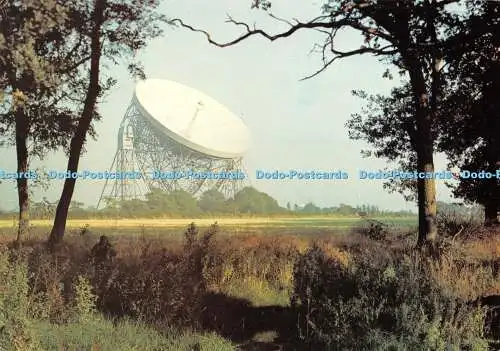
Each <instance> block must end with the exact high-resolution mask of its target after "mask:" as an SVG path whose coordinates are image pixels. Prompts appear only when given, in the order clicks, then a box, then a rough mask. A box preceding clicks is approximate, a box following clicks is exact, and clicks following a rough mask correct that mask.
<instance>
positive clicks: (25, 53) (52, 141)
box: [0, 1, 75, 244]
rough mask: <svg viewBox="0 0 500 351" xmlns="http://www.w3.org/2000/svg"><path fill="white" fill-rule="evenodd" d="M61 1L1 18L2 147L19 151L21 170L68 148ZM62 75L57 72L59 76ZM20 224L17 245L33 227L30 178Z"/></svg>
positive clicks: (26, 5) (10, 6)
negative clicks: (50, 151)
mask: <svg viewBox="0 0 500 351" xmlns="http://www.w3.org/2000/svg"><path fill="white" fill-rule="evenodd" d="M66 10H67V9H66V7H64V6H63V5H62V4H61V3H60V2H57V1H43V2H40V1H12V2H5V3H4V4H3V7H2V16H0V28H1V29H0V92H1V93H2V95H3V97H4V101H3V102H4V103H3V104H2V105H1V107H0V116H1V119H0V131H1V132H2V133H1V134H2V138H3V140H2V142H3V143H4V144H14V145H15V148H16V158H17V172H18V173H19V174H24V175H26V173H27V172H28V167H29V156H38V157H41V156H43V154H44V153H45V152H46V150H47V149H55V148H57V147H58V146H61V145H64V141H65V140H67V138H66V137H67V134H68V133H69V129H70V126H71V118H70V116H68V109H67V108H64V107H62V106H61V105H59V104H58V101H59V100H60V96H61V93H60V90H59V89H58V88H60V86H61V79H60V77H58V76H57V73H59V74H64V72H63V70H66V69H67V67H68V64H69V63H70V62H71V66H73V65H75V62H74V61H73V57H72V56H71V55H70V56H68V57H67V59H66V62H65V63H66V64H62V63H61V57H62V56H63V54H64V49H65V48H68V47H69V46H70V45H68V44H67V43H66V42H65V40H66V39H67V38H66V37H65V34H66V33H65V31H64V30H61V28H64V23H65V21H66V20H67V18H68V12H67V11H66ZM58 71H59V72H58ZM17 192H18V203H19V225H18V235H17V243H18V244H19V243H20V241H21V237H22V234H23V233H24V232H25V231H26V229H27V228H28V224H29V215H28V214H29V188H28V178H27V177H26V176H21V177H18V178H17Z"/></svg>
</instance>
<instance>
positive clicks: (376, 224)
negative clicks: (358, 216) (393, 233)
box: [353, 219, 389, 241]
mask: <svg viewBox="0 0 500 351" xmlns="http://www.w3.org/2000/svg"><path fill="white" fill-rule="evenodd" d="M353 231H354V232H355V233H357V234H360V235H362V236H364V237H367V238H369V239H372V240H375V241H384V240H386V239H387V237H388V236H389V226H388V225H387V224H385V223H383V222H380V221H377V220H374V219H366V220H365V221H364V224H363V225H362V226H360V227H356V228H354V230H353Z"/></svg>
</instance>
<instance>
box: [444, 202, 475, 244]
mask: <svg viewBox="0 0 500 351" xmlns="http://www.w3.org/2000/svg"><path fill="white" fill-rule="evenodd" d="M436 220H437V225H438V232H439V234H440V236H441V237H444V238H455V237H460V238H461V239H472V238H476V237H478V236H480V234H481V233H482V232H483V230H482V221H481V218H480V217H479V216H478V215H477V214H476V213H471V214H465V213H459V212H457V211H453V210H448V209H443V210H438V212H437V218H436Z"/></svg>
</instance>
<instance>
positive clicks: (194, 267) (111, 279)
mask: <svg viewBox="0 0 500 351" xmlns="http://www.w3.org/2000/svg"><path fill="white" fill-rule="evenodd" d="M216 232H217V226H215V225H213V226H212V227H210V229H209V230H208V231H207V232H206V233H204V234H203V235H199V233H198V229H197V228H196V226H195V225H194V224H192V225H190V226H189V228H188V229H187V231H186V232H185V245H184V248H183V251H182V252H181V253H180V254H173V253H168V252H166V251H165V250H157V251H152V249H151V248H148V249H147V252H143V253H142V255H140V256H139V257H124V258H122V259H120V260H117V261H116V262H113V263H112V264H110V263H107V264H104V263H102V264H100V266H99V267H96V269H95V270H94V275H93V276H94V280H93V285H94V286H95V287H96V289H97V291H98V293H97V295H98V296H99V300H98V306H99V308H100V309H101V310H102V311H104V312H106V313H107V314H110V315H114V316H125V315H127V316H129V317H132V318H136V319H140V320H143V321H145V322H151V323H160V324H168V325H176V326H185V325H189V326H196V325H197V323H198V321H199V320H200V313H201V308H202V298H203V295H204V294H205V292H206V283H205V276H204V270H205V266H206V259H207V254H208V250H209V248H210V247H211V245H212V242H213V239H214V235H215V234H216Z"/></svg>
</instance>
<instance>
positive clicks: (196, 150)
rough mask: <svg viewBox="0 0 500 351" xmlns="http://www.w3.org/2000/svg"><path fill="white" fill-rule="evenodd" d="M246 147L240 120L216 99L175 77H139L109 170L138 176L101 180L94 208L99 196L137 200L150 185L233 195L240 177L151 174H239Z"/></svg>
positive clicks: (247, 140) (247, 141) (247, 139)
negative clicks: (162, 173) (101, 183)
mask: <svg viewBox="0 0 500 351" xmlns="http://www.w3.org/2000/svg"><path fill="white" fill-rule="evenodd" d="M249 147H250V133H249V131H248V129H247V127H246V126H245V124H244V123H243V121H242V120H241V119H240V118H239V117H238V116H236V115H235V114H233V113H232V112H231V111H230V110H229V109H228V108H226V107H225V106H224V105H222V104H220V103H219V102H217V101H216V100H214V99H212V98H211V97H209V96H207V95H206V94H204V93H202V92H199V91H197V90H195V89H193V88H190V87H188V86H185V85H183V84H180V83H177V82H174V81H169V80H164V79H147V80H143V81H139V82H138V83H137V84H136V87H135V92H134V95H133V98H132V102H131V104H130V106H129V107H128V109H127V111H126V113H125V116H124V117H123V120H122V122H121V124H120V128H119V131H118V149H117V151H116V153H115V157H114V160H113V163H112V165H111V170H112V171H113V172H117V173H118V172H138V173H137V174H140V178H139V179H129V178H126V179H124V177H122V179H112V180H111V179H110V181H108V180H106V183H105V184H104V188H103V190H102V193H101V196H100V199H99V202H98V204H97V208H99V205H100V204H101V202H102V200H103V199H116V200H129V199H134V198H142V197H143V196H144V195H145V194H146V193H147V192H149V191H151V189H153V188H159V189H161V190H164V191H167V192H169V191H173V190H185V191H187V192H189V193H190V194H192V195H194V196H197V195H199V194H201V193H203V192H204V191H206V190H208V189H213V188H215V189H218V190H219V191H221V192H223V193H224V194H225V195H226V196H232V195H234V194H235V193H236V192H237V191H238V190H239V189H241V187H242V186H243V185H244V180H242V179H239V180H238V179H234V178H233V179H228V178H227V177H221V178H219V179H210V177H190V178H189V179H188V178H186V177H183V178H179V177H177V178H178V179H171V178H172V177H168V179H166V177H164V178H163V179H160V178H158V177H157V178H155V177H154V176H153V172H155V171H161V172H164V173H168V172H170V173H172V172H187V171H190V170H191V171H194V172H196V173H197V174H200V173H201V172H207V173H208V172H210V173H212V174H214V173H219V172H231V173H232V174H233V175H234V174H237V173H239V174H240V175H241V174H243V173H242V171H243V168H242V167H243V165H242V159H243V155H244V153H245V152H246V151H247V150H248V149H249ZM199 172H200V173H199ZM226 174H227V173H226ZM245 176H246V175H245ZM111 183H112V184H111Z"/></svg>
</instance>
